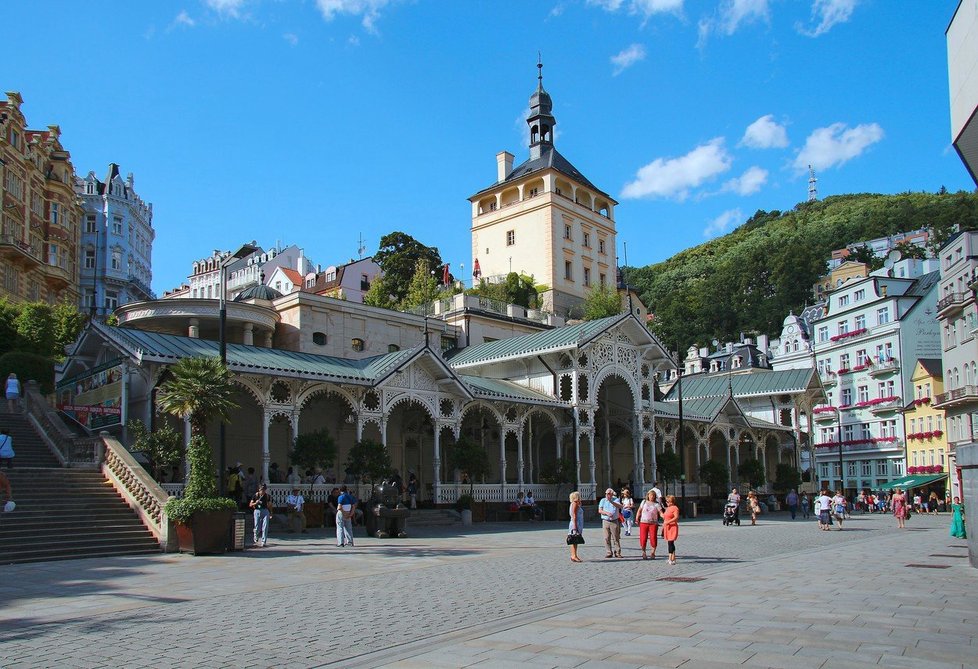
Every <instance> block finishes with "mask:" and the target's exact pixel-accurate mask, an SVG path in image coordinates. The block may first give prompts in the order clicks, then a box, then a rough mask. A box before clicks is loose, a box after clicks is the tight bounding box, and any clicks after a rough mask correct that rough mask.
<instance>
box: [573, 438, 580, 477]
mask: <svg viewBox="0 0 978 669" xmlns="http://www.w3.org/2000/svg"><path fill="white" fill-rule="evenodd" d="M575 435H576V438H575V439H574V482H575V483H576V484H577V487H578V488H580V487H581V435H580V434H579V433H575Z"/></svg>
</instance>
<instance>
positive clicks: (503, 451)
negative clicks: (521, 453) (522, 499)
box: [499, 426, 506, 493]
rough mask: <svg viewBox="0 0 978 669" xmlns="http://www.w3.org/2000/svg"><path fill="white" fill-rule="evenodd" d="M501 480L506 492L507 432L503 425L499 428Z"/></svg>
mask: <svg viewBox="0 0 978 669" xmlns="http://www.w3.org/2000/svg"><path fill="white" fill-rule="evenodd" d="M499 482H500V483H501V484H502V485H503V492H504V493H505V486H506V433H505V432H504V431H503V428H502V426H500V428H499Z"/></svg>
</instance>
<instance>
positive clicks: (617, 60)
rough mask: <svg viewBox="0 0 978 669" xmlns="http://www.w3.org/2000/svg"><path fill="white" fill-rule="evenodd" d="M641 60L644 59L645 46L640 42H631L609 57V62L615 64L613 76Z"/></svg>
mask: <svg viewBox="0 0 978 669" xmlns="http://www.w3.org/2000/svg"><path fill="white" fill-rule="evenodd" d="M641 60H645V47H644V46H642V45H641V44H632V45H631V46H630V47H628V48H627V49H623V50H622V51H620V52H619V53H618V54H616V55H614V56H612V57H611V64H612V65H614V66H615V71H614V73H613V76H616V77H617V76H618V75H619V74H621V73H622V72H624V71H625V70H627V69H628V68H630V67H631V66H632V65H634V64H635V63H637V62H639V61H641Z"/></svg>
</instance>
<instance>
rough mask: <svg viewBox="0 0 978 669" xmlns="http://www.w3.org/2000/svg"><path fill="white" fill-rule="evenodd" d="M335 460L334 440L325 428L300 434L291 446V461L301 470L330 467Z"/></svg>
mask: <svg viewBox="0 0 978 669" xmlns="http://www.w3.org/2000/svg"><path fill="white" fill-rule="evenodd" d="M335 460H336V442H335V441H334V440H333V437H332V435H330V433H329V431H328V430H326V429H325V428H324V429H322V430H315V431H313V432H306V433H305V434H300V435H299V436H298V437H296V438H295V443H294V444H293V446H292V455H291V462H292V464H295V465H298V466H299V467H300V468H301V469H302V470H303V471H308V470H310V469H315V468H316V467H322V468H324V469H325V468H326V467H332V466H333V463H334V461H335Z"/></svg>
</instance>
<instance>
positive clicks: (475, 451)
mask: <svg viewBox="0 0 978 669" xmlns="http://www.w3.org/2000/svg"><path fill="white" fill-rule="evenodd" d="M451 455H452V460H453V462H454V463H455V467H456V468H457V469H459V470H460V471H463V472H466V473H467V474H468V476H469V494H468V495H467V497H468V498H469V510H470V511H471V510H472V507H473V506H474V501H475V500H474V497H473V493H474V492H475V480H476V479H477V478H478V479H480V480H482V479H484V478H485V477H486V476H487V475H488V474H489V472H490V470H491V466H490V464H489V454H488V453H486V451H485V450H484V449H483V448H482V447H481V446H479V445H478V444H476V443H475V442H473V441H470V440H469V439H468V438H466V437H464V436H463V437H461V438H460V439H459V440H458V441H456V442H455V445H454V446H452V447H451ZM462 497H466V495H463V496H462ZM478 510H479V511H480V513H479V518H477V520H485V516H486V509H485V504H483V505H482V506H481V508H479V509H478ZM463 522H464V520H463Z"/></svg>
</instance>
